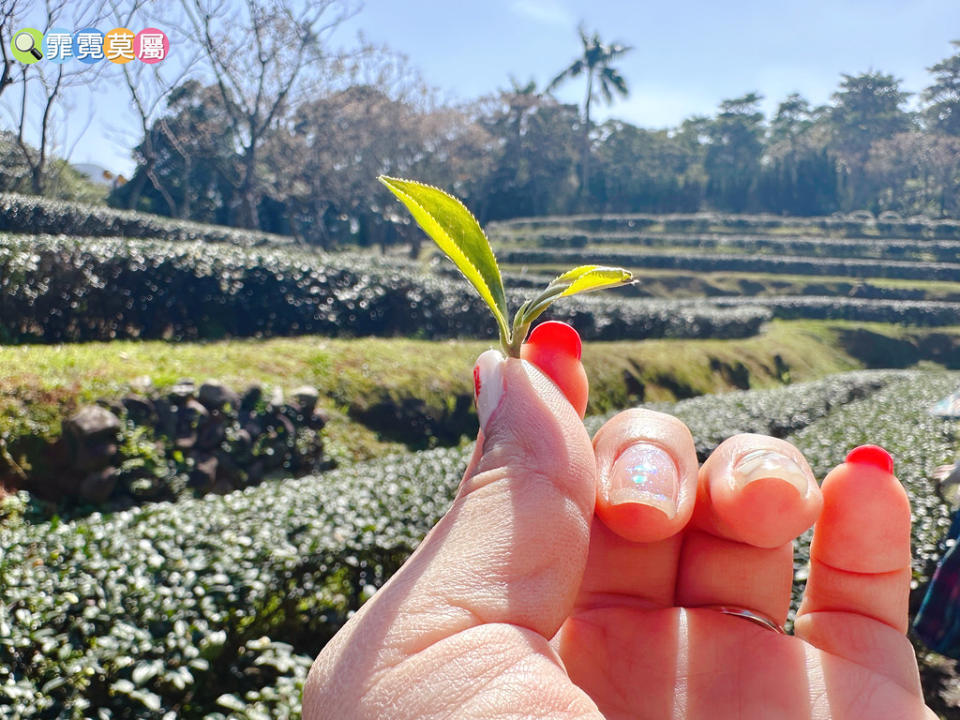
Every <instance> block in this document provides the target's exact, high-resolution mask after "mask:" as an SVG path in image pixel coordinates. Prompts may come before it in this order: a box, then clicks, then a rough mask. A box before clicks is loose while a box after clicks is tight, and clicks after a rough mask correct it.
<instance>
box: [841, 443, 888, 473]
mask: <svg viewBox="0 0 960 720" xmlns="http://www.w3.org/2000/svg"><path fill="white" fill-rule="evenodd" d="M847 462H848V463H863V464H864V465H873V466H874V467H878V468H880V469H881V470H885V471H887V472H888V473H890V474H891V475H893V458H892V457H891V456H890V453H888V452H887V451H886V450H884V449H883V448H882V447H880V446H879V445H861V446H860V447H856V448H854V449H853V450H851V451H850V452H849V453H848V454H847Z"/></svg>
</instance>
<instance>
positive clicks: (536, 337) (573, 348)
mask: <svg viewBox="0 0 960 720" xmlns="http://www.w3.org/2000/svg"><path fill="white" fill-rule="evenodd" d="M527 342H528V343H531V344H533V345H542V346H543V347H549V348H551V349H553V350H554V351H555V352H562V353H566V354H567V355H570V356H572V357H575V358H576V359H577V360H579V359H580V355H581V352H582V350H583V345H582V344H581V342H580V335H579V333H577V331H576V330H574V329H573V328H572V327H571V326H570V325H567V323H565V322H560V321H559V320H547V321H546V322H542V323H540V324H539V325H537V326H536V327H535V328H534V329H533V331H532V332H531V333H530V337H528V338H527Z"/></svg>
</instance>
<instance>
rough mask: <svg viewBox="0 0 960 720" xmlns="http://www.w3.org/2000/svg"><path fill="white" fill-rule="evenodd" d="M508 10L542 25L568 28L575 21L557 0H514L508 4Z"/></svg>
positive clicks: (571, 14)
mask: <svg viewBox="0 0 960 720" xmlns="http://www.w3.org/2000/svg"><path fill="white" fill-rule="evenodd" d="M510 11H511V12H513V13H515V14H517V15H521V16H523V17H525V18H527V19H529V20H533V21H534V22H538V23H542V24H544V25H561V26H563V27H568V28H569V27H573V26H574V25H575V24H576V22H577V20H576V18H575V17H574V16H573V13H571V12H570V11H569V10H567V8H566V7H565V6H564V5H563V4H562V3H560V2H558V1H557V0H514V2H513V3H511V4H510Z"/></svg>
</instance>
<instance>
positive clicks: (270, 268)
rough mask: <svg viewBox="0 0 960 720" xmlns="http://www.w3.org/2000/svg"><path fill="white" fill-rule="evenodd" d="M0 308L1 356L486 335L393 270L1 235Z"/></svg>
mask: <svg viewBox="0 0 960 720" xmlns="http://www.w3.org/2000/svg"><path fill="white" fill-rule="evenodd" d="M0 298H2V303H0V342H6V343H18V342H76V341H86V340H112V339H116V338H130V337H134V338H136V337H139V338H144V339H152V338H177V339H211V338H220V337H225V336H232V337H250V336H277V335H300V334H320V335H328V336H344V335H346V336H366V335H387V336H414V337H426V338H449V337H464V336H467V337H491V336H492V335H493V333H494V331H495V326H494V324H493V323H492V322H491V321H490V319H489V316H488V315H487V311H486V310H485V309H484V307H485V306H484V305H483V301H482V300H480V299H479V298H478V297H476V296H475V295H474V294H473V293H472V292H471V291H470V290H469V288H468V286H467V284H466V282H465V281H464V280H463V279H462V278H459V279H455V278H446V277H435V276H432V275H429V274H427V273H424V272H422V271H421V270H420V269H419V268H418V267H417V266H416V265H414V264H412V263H410V262H404V261H400V260H397V259H396V258H377V257H373V256H369V255H347V254H343V255H339V254H338V255H324V254H315V253H308V252H302V251H295V250H290V249H280V248H263V249H252V248H240V247H236V246H228V245H223V244H209V243H186V242H183V243H168V242H162V241H158V240H121V239H117V238H68V237H54V236H39V237H24V236H11V235H7V236H4V235H0ZM520 302H521V298H519V297H516V296H514V297H512V304H513V306H514V307H516V306H518V305H519V304H520ZM549 316H550V317H552V318H554V319H566V320H573V321H575V322H577V323H578V326H577V327H578V329H579V330H580V332H581V334H582V335H583V336H584V338H585V339H591V338H601V339H608V338H609V339H612V338H616V339H642V338H649V337H721V338H723V337H728V338H729V337H747V336H750V335H753V334H755V333H756V332H757V329H758V328H759V326H760V325H761V323H763V322H764V321H765V320H767V319H769V317H770V313H769V311H768V310H765V309H762V308H756V307H754V308H750V307H739V308H724V309H719V310H718V309H716V308H715V307H713V306H712V305H710V304H708V303H704V302H702V303H699V304H696V305H690V306H688V307H685V308H684V310H683V312H681V313H677V312H676V311H675V308H674V307H673V306H672V305H670V304H669V303H668V302H665V301H651V302H640V301H638V302H628V303H624V302H622V301H618V300H616V299H611V298H609V297H608V298H604V297H590V298H583V299H581V298H571V299H570V301H569V302H565V303H564V304H563V305H561V306H559V307H558V308H557V309H556V310H553V309H551V311H550V313H549Z"/></svg>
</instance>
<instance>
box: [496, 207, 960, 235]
mask: <svg viewBox="0 0 960 720" xmlns="http://www.w3.org/2000/svg"><path fill="white" fill-rule="evenodd" d="M653 228H663V229H664V230H665V231H667V232H670V231H672V230H674V229H677V230H681V231H684V232H691V231H692V232H722V233H738V234H739V233H767V232H784V231H789V232H793V233H799V234H802V233H809V232H816V233H818V234H828V235H836V236H846V237H889V238H928V237H937V238H943V239H956V240H960V221H957V220H934V219H931V218H907V219H903V220H894V219H892V218H888V219H884V220H883V221H879V222H878V221H877V220H874V219H873V217H872V216H870V217H869V218H868V217H867V216H862V217H858V218H855V217H845V216H842V215H841V216H831V217H782V216H779V215H731V214H726V213H697V214H692V215H683V214H675V215H646V214H617V215H573V216H567V215H561V216H552V217H537V218H518V219H516V220H503V221H499V222H495V223H491V224H490V229H491V231H492V232H494V233H498V232H501V231H508V232H513V233H517V232H525V233H532V232H537V231H542V230H550V231H557V230H560V229H563V230H564V231H577V232H616V231H623V230H640V229H653Z"/></svg>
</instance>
